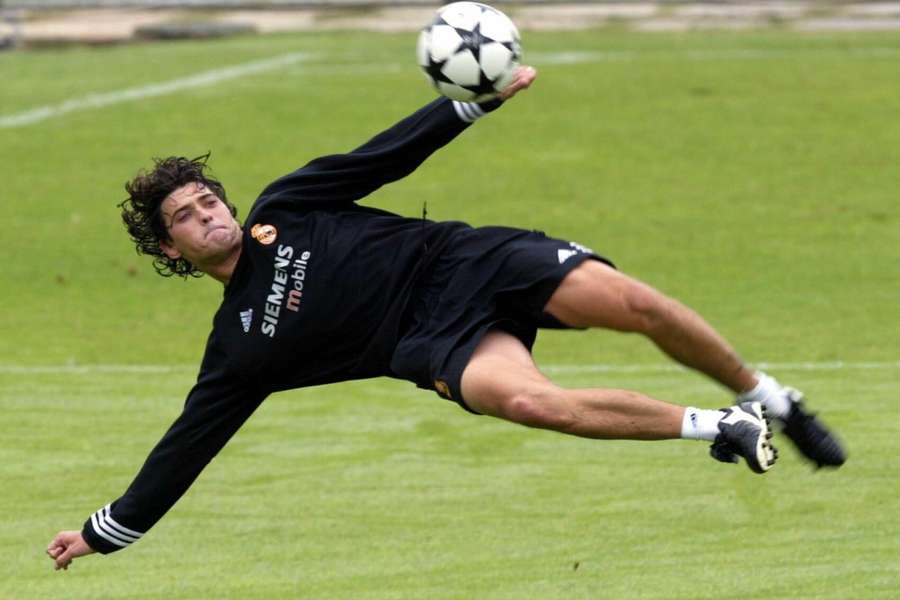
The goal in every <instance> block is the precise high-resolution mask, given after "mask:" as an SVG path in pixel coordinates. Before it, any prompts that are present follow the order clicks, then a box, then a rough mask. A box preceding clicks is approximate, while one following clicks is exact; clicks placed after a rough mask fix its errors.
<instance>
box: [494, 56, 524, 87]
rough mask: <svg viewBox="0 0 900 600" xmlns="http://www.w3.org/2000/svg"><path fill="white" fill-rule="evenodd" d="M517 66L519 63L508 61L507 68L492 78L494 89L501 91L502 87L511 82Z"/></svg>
mask: <svg viewBox="0 0 900 600" xmlns="http://www.w3.org/2000/svg"><path fill="white" fill-rule="evenodd" d="M518 66H519V63H517V62H516V61H512V62H511V63H510V67H509V70H508V71H506V72H505V73H503V74H502V75H500V77H498V78H497V79H495V80H494V89H495V90H497V91H498V92H502V91H503V88H505V87H506V86H508V85H509V84H510V83H512V80H513V77H515V75H516V68H517V67H518Z"/></svg>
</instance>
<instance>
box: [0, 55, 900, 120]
mask: <svg viewBox="0 0 900 600" xmlns="http://www.w3.org/2000/svg"><path fill="white" fill-rule="evenodd" d="M838 56H840V57H853V58H862V59H868V58H877V57H900V48H894V47H889V46H885V47H870V48H861V49H853V48H848V49H843V50H838V49H822V48H785V49H762V48H756V49H748V48H734V49H728V48H723V49H717V50H702V49H697V50H681V51H675V52H668V51H667V52H661V51H652V50H645V51H635V50H608V51H565V50H564V51H560V52H534V53H532V54H529V56H528V61H526V62H532V63H533V64H535V65H537V66H540V65H567V64H583V63H593V62H603V61H640V60H671V61H685V60H687V61H708V60H716V61H734V60H760V59H784V58H792V57H796V58H807V57H819V58H823V59H828V58H834V57H838ZM309 60H310V55H309V53H306V52H294V53H288V54H284V55H280V56H274V57H271V58H267V59H262V60H257V61H252V62H248V63H243V64H239V65H232V66H226V67H222V68H218V69H213V70H208V71H203V72H200V73H197V74H196V75H191V76H187V77H181V78H178V79H173V80H171V81H166V82H161V83H153V84H148V85H144V86H139V87H133V88H127V89H123V90H117V91H112V92H105V93H95V94H88V95H85V96H78V97H75V98H71V99H69V100H66V101H64V102H62V103H59V104H54V105H46V106H39V107H36V108H33V109H29V110H25V111H21V112H18V113H13V114H8V115H0V129H7V128H14V127H24V126H26V125H31V124H34V123H39V122H41V121H44V120H46V119H50V118H54V117H59V116H62V115H65V114H67V113H71V112H75V111H81V110H90V109H97V108H103V107H105V106H110V105H114V104H119V103H122V102H133V101H138V100H143V99H145V98H154V97H158V96H165V95H168V94H173V93H176V92H180V91H182V90H186V89H191V88H197V87H208V86H212V85H216V84H219V83H223V82H226V81H229V80H232V79H237V78H240V77H244V76H247V75H252V74H256V73H262V72H266V71H273V70H278V69H281V68H283V67H286V66H289V65H294V64H297V63H300V62H304V61H309ZM347 61H350V62H351V63H352V62H353V61H359V63H360V64H357V65H353V64H348V63H347ZM367 61H368V59H367V58H366V57H365V56H362V55H358V56H355V57H354V56H350V57H346V58H345V60H344V61H343V62H338V63H331V64H329V63H328V62H327V61H326V63H325V64H322V65H319V68H320V69H325V70H326V72H327V73H329V74H335V73H348V74H349V73H353V72H372V73H375V72H388V71H394V72H397V71H399V70H401V69H404V68H405V67H407V66H408V65H406V64H401V63H397V62H380V63H377V64H371V63H369V62H367Z"/></svg>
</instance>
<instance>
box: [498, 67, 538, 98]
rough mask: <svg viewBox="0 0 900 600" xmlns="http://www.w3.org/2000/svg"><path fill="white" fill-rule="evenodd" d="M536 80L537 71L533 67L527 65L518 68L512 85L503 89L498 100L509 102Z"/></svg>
mask: <svg viewBox="0 0 900 600" xmlns="http://www.w3.org/2000/svg"><path fill="white" fill-rule="evenodd" d="M536 78H537V70H536V69H535V68H534V67H530V66H528V65H522V66H520V67H519V68H517V69H516V74H515V76H513V80H512V83H510V84H509V85H508V86H506V87H505V88H503V91H502V92H500V99H501V100H509V99H510V98H512V97H513V96H515V95H516V94H518V93H519V92H520V91H521V90H525V89H528V88H529V87H531V84H532V83H534V80H535V79H536Z"/></svg>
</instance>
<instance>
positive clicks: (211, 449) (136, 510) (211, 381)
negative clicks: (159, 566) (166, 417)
mask: <svg viewBox="0 0 900 600" xmlns="http://www.w3.org/2000/svg"><path fill="white" fill-rule="evenodd" d="M265 397H266V393H265V392H263V391H260V390H255V389H252V388H250V387H249V386H247V385H246V384H245V383H244V382H243V381H240V380H238V379H237V378H235V377H233V376H229V375H224V374H220V373H207V374H203V375H201V377H200V379H199V380H198V382H197V384H196V385H195V386H194V388H193V389H192V390H191V393H190V395H189V396H188V399H187V402H186V403H185V407H184V411H183V412H182V414H181V415H180V416H179V417H178V419H176V421H175V423H173V424H172V426H171V428H169V431H168V432H166V434H165V436H163V438H162V440H160V442H159V443H158V444H157V445H156V447H155V448H154V449H153V450H152V451H151V453H150V455H149V456H148V457H147V460H146V462H145V463H144V466H143V467H142V468H141V470H140V472H139V473H138V475H137V477H135V479H134V481H133V482H132V483H131V485H130V486H129V487H128V490H127V491H126V492H125V494H124V495H123V496H122V497H121V498H119V499H118V500H116V501H114V502H112V503H110V504H107V505H106V506H104V507H103V508H101V509H100V510H98V511H97V512H95V513H94V514H93V515H91V516H90V518H88V520H87V521H86V522H85V523H84V527H83V529H82V530H81V531H80V532H79V531H62V532H60V533H59V534H57V536H56V537H55V538H54V539H53V541H52V542H51V543H50V545H49V546H48V548H47V554H48V555H49V556H50V558H52V559H53V560H54V561H55V563H56V568H57V569H65V568H68V566H69V564H70V563H71V562H72V560H73V559H74V558H77V557H79V556H84V555H86V554H90V553H92V552H95V551H96V552H100V553H103V554H108V553H110V552H115V551H116V550H121V549H122V548H125V547H126V546H128V545H130V544H132V543H133V542H136V541H137V540H138V539H140V538H141V537H142V536H143V535H144V534H145V533H146V532H147V530H149V529H150V528H151V527H152V526H153V525H154V524H155V523H156V522H157V521H158V520H159V519H160V518H162V516H163V515H164V514H165V513H166V512H167V511H168V510H169V509H170V508H171V507H172V506H173V505H174V504H175V502H177V501H178V499H179V498H180V497H181V496H182V495H183V494H184V493H185V492H186V491H187V489H188V488H189V487H190V485H191V484H192V483H193V482H194V480H195V479H196V478H197V476H198V475H200V472H201V471H202V470H203V468H204V467H206V465H207V464H208V463H209V461H211V460H212V459H213V457H214V456H215V455H216V454H218V452H219V450H221V449H222V447H223V446H224V445H225V443H226V442H227V441H228V440H229V439H231V437H232V436H233V435H234V434H235V432H237V430H238V429H239V428H240V427H241V425H243V424H244V422H245V421H246V420H247V418H249V417H250V415H251V414H252V413H253V411H254V410H255V409H256V407H257V406H259V404H260V403H261V402H262V401H263V399H264V398H265Z"/></svg>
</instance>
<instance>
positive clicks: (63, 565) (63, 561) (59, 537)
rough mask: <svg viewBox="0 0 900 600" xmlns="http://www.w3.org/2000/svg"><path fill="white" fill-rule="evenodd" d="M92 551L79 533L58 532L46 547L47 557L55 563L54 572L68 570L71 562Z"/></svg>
mask: <svg viewBox="0 0 900 600" xmlns="http://www.w3.org/2000/svg"><path fill="white" fill-rule="evenodd" d="M93 552H94V549H93V548H91V547H90V546H88V543H87V542H85V541H84V538H83V537H82V536H81V532H80V531H60V532H59V533H57V534H56V537H55V538H53V541H52V542H50V545H49V546H47V556H49V557H50V558H52V559H53V561H54V562H55V563H56V567H55V568H56V570H57V571H58V570H60V569H68V568H69V565H70V564H72V560H73V559H75V558H78V557H79V556H84V555H86V554H92V553H93Z"/></svg>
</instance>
